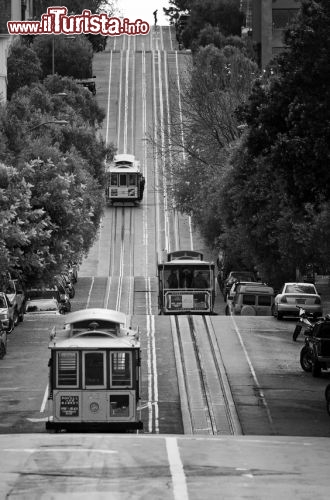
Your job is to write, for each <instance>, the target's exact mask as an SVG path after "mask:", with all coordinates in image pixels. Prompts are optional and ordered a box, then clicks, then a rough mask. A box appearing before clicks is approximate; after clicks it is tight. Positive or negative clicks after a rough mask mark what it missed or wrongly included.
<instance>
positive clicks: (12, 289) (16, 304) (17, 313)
mask: <svg viewBox="0 0 330 500" xmlns="http://www.w3.org/2000/svg"><path fill="white" fill-rule="evenodd" d="M5 293H6V295H7V297H8V299H9V302H10V303H11V304H12V306H13V308H14V311H13V316H14V326H17V324H18V322H19V321H23V318H24V303H25V292H24V288H23V285H22V283H21V282H20V281H19V280H18V279H11V280H9V281H8V283H7V286H6V288H5Z"/></svg>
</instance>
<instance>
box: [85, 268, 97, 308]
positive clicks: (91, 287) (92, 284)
mask: <svg viewBox="0 0 330 500" xmlns="http://www.w3.org/2000/svg"><path fill="white" fill-rule="evenodd" d="M94 280H95V278H94V276H92V283H91V286H90V289H89V292H88V297H87V303H86V309H88V306H89V303H90V300H91V295H92V290H93V286H94Z"/></svg>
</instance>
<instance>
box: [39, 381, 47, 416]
mask: <svg viewBox="0 0 330 500" xmlns="http://www.w3.org/2000/svg"><path fill="white" fill-rule="evenodd" d="M47 399H48V384H47V385H46V389H45V393H44V397H43V400H42V403H41V408H40V413H44V411H45V408H46V404H47Z"/></svg>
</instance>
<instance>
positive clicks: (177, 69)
mask: <svg viewBox="0 0 330 500" xmlns="http://www.w3.org/2000/svg"><path fill="white" fill-rule="evenodd" d="M175 63H176V73H177V86H178V95H179V115H180V123H181V142H182V147H183V151H182V158H183V163H186V160H187V158H186V153H185V150H184V134H183V126H182V124H183V115H182V103H181V86H180V72H179V61H178V52H177V51H176V53H175ZM188 224H189V235H190V250H193V249H194V241H193V230H192V223H191V216H190V215H189V216H188Z"/></svg>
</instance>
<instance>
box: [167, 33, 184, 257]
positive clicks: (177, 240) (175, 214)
mask: <svg viewBox="0 0 330 500" xmlns="http://www.w3.org/2000/svg"><path fill="white" fill-rule="evenodd" d="M171 43H172V39H171ZM164 64H165V65H164V72H165V75H164V80H165V96H166V109H167V116H166V120H167V124H166V126H167V129H168V132H167V133H168V138H169V140H168V143H169V144H168V155H169V165H170V184H171V186H170V187H171V208H172V212H173V218H174V250H179V249H180V246H179V245H180V238H179V219H178V212H177V210H176V208H175V200H174V198H173V182H174V181H173V172H172V171H171V169H172V146H171V119H170V92H169V84H168V66H167V54H165V58H164ZM165 169H166V162H165ZM171 250H172V245H171V241H170V239H169V249H168V251H169V252H170V251H171Z"/></svg>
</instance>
